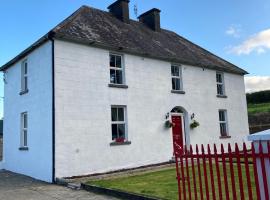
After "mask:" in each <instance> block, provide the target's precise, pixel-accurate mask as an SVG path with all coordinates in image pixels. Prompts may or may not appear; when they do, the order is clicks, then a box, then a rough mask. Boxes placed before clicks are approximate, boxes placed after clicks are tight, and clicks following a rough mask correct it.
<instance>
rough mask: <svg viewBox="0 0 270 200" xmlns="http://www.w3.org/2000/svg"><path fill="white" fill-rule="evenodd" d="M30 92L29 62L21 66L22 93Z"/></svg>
mask: <svg viewBox="0 0 270 200" xmlns="http://www.w3.org/2000/svg"><path fill="white" fill-rule="evenodd" d="M27 90H28V63H27V60H24V61H23V62H22V66H21V92H26V91H27Z"/></svg>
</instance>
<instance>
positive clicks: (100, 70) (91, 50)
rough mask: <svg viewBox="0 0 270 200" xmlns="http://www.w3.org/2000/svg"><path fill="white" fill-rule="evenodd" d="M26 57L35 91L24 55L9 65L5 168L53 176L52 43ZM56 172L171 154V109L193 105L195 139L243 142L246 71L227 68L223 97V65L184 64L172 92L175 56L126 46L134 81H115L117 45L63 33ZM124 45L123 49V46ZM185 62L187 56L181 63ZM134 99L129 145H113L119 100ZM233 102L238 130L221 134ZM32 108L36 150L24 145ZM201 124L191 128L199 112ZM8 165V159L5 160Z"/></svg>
mask: <svg viewBox="0 0 270 200" xmlns="http://www.w3.org/2000/svg"><path fill="white" fill-rule="evenodd" d="M51 45H52V44H51V42H46V43H45V44H43V45H42V46H40V47H38V48H37V49H35V50H34V51H33V52H31V53H30V54H29V55H28V56H27V57H26V58H27V60H28V67H29V70H28V71H29V92H28V93H26V94H24V95H19V93H20V89H21V61H23V59H22V60H20V61H18V62H17V63H15V64H14V65H13V66H11V67H10V68H8V69H7V70H6V73H5V74H6V75H5V77H6V84H5V103H4V107H5V110H4V120H5V121H4V161H3V162H4V164H2V168H5V169H7V170H11V171H14V172H17V173H22V174H26V175H29V176H32V177H34V178H37V179H41V180H44V181H47V182H51V181H52V166H53V163H52V162H53V161H52V160H53V158H52V155H53V153H52V144H53V139H52V126H53V125H52V46H51ZM54 46H55V49H54V53H55V54H54V61H55V65H54V69H55V70H54V73H55V79H54V81H55V99H54V100H55V177H59V178H60V177H70V176H78V175H87V174H92V173H100V172H107V171H111V170H118V169H123V168H132V167H138V166H142V165H148V164H155V163H161V162H166V161H169V160H170V159H171V158H172V151H173V150H172V133H171V129H166V128H165V127H164V123H165V115H166V114H167V113H168V112H170V111H171V110H172V109H173V108H174V107H175V106H179V107H181V108H183V109H184V110H185V111H186V113H185V114H186V116H185V118H186V140H187V143H189V141H190V143H191V144H208V143H216V144H219V143H227V142H231V143H234V142H243V141H245V140H246V136H247V135H248V132H249V130H248V119H247V108H246V98H245V86H244V77H243V76H241V75H236V74H231V73H224V79H225V90H226V95H227V96H228V97H227V98H218V97H216V94H217V91H216V71H215V70H210V69H203V68H201V67H194V66H187V65H182V78H183V81H182V82H183V90H184V91H185V94H174V93H171V87H172V86H171V63H170V62H165V61H161V60H155V59H150V58H143V57H139V56H135V55H129V54H122V55H123V58H124V68H125V80H126V85H128V88H112V87H108V84H109V82H110V72H109V53H110V51H108V50H105V49H100V48H95V47H91V46H87V45H81V44H75V43H70V42H64V41H60V40H55V45H54ZM116 53H118V52H116ZM180 64H181V63H180ZM112 105H122V106H126V111H127V112H126V114H127V119H126V121H127V135H128V140H129V141H130V142H131V144H129V145H119V146H111V145H110V143H111V142H112V139H111V134H112V133H111V106H112ZM219 109H226V110H227V115H228V128H229V134H230V136H231V138H229V139H220V132H219V116H218V110H219ZM25 111H27V113H28V126H29V128H28V143H29V144H28V147H29V150H28V151H21V150H19V147H20V114H21V113H22V112H25ZM193 113H194V114H195V119H196V120H197V121H198V122H199V123H200V126H199V127H197V128H196V129H194V130H190V131H189V122H187V121H188V120H190V116H191V114H193ZM0 167H1V165H0Z"/></svg>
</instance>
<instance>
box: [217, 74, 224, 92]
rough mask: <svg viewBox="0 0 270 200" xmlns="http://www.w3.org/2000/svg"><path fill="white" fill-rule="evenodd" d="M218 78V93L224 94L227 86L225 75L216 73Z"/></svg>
mask: <svg viewBox="0 0 270 200" xmlns="http://www.w3.org/2000/svg"><path fill="white" fill-rule="evenodd" d="M216 80H217V94H218V95H221V96H224V95H225V88H224V76H223V73H219V72H217V73H216Z"/></svg>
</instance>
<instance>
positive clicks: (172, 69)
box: [171, 66, 174, 76]
mask: <svg viewBox="0 0 270 200" xmlns="http://www.w3.org/2000/svg"><path fill="white" fill-rule="evenodd" d="M171 75H172V76H173V75H174V66H171Z"/></svg>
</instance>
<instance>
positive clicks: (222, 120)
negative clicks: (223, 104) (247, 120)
mask: <svg viewBox="0 0 270 200" xmlns="http://www.w3.org/2000/svg"><path fill="white" fill-rule="evenodd" d="M219 126H220V135H221V136H222V137H226V136H228V135H229V134H228V120H227V111H226V110H219Z"/></svg>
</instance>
